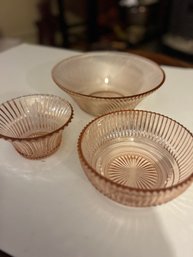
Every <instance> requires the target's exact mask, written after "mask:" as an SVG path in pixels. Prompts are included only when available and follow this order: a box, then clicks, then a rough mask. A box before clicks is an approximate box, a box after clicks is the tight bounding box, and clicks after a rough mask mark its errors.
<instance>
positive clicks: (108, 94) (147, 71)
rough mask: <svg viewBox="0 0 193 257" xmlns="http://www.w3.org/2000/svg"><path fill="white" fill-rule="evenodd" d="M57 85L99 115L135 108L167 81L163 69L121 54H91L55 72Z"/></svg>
mask: <svg viewBox="0 0 193 257" xmlns="http://www.w3.org/2000/svg"><path fill="white" fill-rule="evenodd" d="M52 78H53V80H54V82H55V83H56V84H57V85H58V86H59V87H60V88H61V89H62V90H63V91H65V92H66V93H68V94H69V95H70V96H71V97H72V98H73V99H74V100H75V101H76V102H77V104H78V105H79V107H80V108H81V109H82V110H84V111H85V112H88V113H89V114H91V115H94V116H99V115H102V114H105V113H109V112H112V111H117V110H121V109H123V110H127V109H134V108H135V106H136V105H137V104H138V103H139V102H140V101H141V100H142V99H143V98H145V97H146V96H147V95H149V94H150V93H152V92H154V91H155V90H157V89H158V88H159V87H160V86H161V85H162V84H163V82H164V80H165V74H164V72H163V70H162V69H161V68H160V66H159V65H158V64H156V63H154V62H152V61H150V60H149V59H146V58H144V57H140V56H138V55H134V54H129V53H122V52H115V51H111V52H103V51H102V52H101V51H98V52H88V53H84V54H81V55H77V56H73V57H70V58H67V59H64V60H62V61H61V62H60V63H58V64H57V65H56V66H55V67H54V68H53V69H52Z"/></svg>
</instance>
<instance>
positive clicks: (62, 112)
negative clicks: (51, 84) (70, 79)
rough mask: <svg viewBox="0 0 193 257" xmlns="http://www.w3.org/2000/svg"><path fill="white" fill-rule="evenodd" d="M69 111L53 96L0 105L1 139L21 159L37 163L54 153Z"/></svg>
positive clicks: (22, 98) (26, 98)
mask: <svg viewBox="0 0 193 257" xmlns="http://www.w3.org/2000/svg"><path fill="white" fill-rule="evenodd" d="M71 119H72V107H71V105H70V104H69V103H68V102H67V101H65V100H64V99H62V98H60V97H58V96H54V95H28V96H22V97H18V98H15V99H12V100H9V101H7V102H5V103H3V104H1V105H0V137H2V138H4V139H7V140H9V141H10V142H11V143H12V144H13V146H14V147H15V149H16V150H17V151H18V152H19V153H20V154H21V155H23V156H24V157H26V158H30V159H38V158H43V157H46V156H48V155H50V154H52V153H53V152H54V151H56V150H57V148H58V147H59V145H60V143H61V139H62V131H63V129H64V127H65V126H66V125H67V124H68V123H69V122H70V120H71Z"/></svg>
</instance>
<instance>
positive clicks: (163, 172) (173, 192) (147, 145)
mask: <svg viewBox="0 0 193 257" xmlns="http://www.w3.org/2000/svg"><path fill="white" fill-rule="evenodd" d="M78 153H79V159H80V162H81V165H82V168H83V170H84V172H85V174H86V175H87V177H88V179H89V180H90V182H91V183H92V184H93V185H94V187H95V188H96V189H98V190H99V191H100V192H102V193H103V194H104V195H106V196H107V197H109V198H111V199H112V200H115V201H116V202H119V203H121V204H124V205H128V206H136V207H145V206H154V205H159V204H163V203H166V202H168V201H170V200H172V199H174V198H176V197H177V196H178V195H180V194H181V193H182V192H184V191H185V190H186V189H187V188H188V187H189V186H190V184H191V183H192V181H193V135H192V134H191V133H190V132H189V131H188V130H187V129H186V128H185V127H183V126H182V125H181V124H179V123H178V122H176V121H175V120H173V119H171V118H168V117H166V116H163V115H161V114H158V113H154V112H148V111H139V110H126V111H117V112H113V113H109V114H106V115H103V116H100V117H98V118H95V119H94V120H93V121H91V122H90V123H89V124H88V125H87V126H86V127H85V128H84V129H83V130H82V132H81V134H80V136H79V140H78Z"/></svg>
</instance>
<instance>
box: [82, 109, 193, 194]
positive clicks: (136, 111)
mask: <svg viewBox="0 0 193 257" xmlns="http://www.w3.org/2000/svg"><path fill="white" fill-rule="evenodd" d="M123 112H127V113H128V112H133V113H146V114H148V113H149V114H154V115H158V116H160V117H164V118H166V119H169V120H170V121H172V122H174V123H176V124H178V125H179V126H181V128H182V129H184V130H185V131H186V132H187V133H188V134H189V135H190V136H191V137H192V139H193V133H191V132H190V131H189V130H188V129H187V128H186V127H185V126H184V125H182V124H181V123H180V122H178V121H176V120H174V119H172V118H170V117H168V116H166V115H163V114H161V113H158V112H153V111H146V110H139V109H138V110H119V111H113V112H110V113H107V114H103V115H100V116H98V117H96V118H94V119H93V120H91V121H90V122H89V123H88V124H87V125H86V126H85V127H84V128H83V129H82V131H81V133H80V135H79V137H78V142H77V151H78V155H79V159H80V160H81V161H82V162H83V164H84V165H85V166H87V168H88V169H89V171H90V172H91V173H92V174H94V175H95V176H97V177H99V178H100V179H101V180H103V181H105V183H109V184H111V186H113V185H114V186H116V187H118V188H120V189H123V190H129V191H132V192H138V193H139V192H143V193H164V192H166V191H170V190H172V189H178V188H180V187H183V186H184V185H185V184H188V183H191V182H192V181H193V170H192V173H191V174H190V175H189V176H188V177H187V178H186V179H185V180H183V181H182V182H180V183H178V184H176V185H173V186H169V187H166V188H155V189H139V188H135V187H130V186H125V185H122V184H119V183H116V182H114V181H112V180H110V179H108V178H107V177H104V176H102V175H101V174H100V173H98V172H97V171H96V170H95V169H94V168H92V166H91V165H90V164H89V163H88V162H87V160H86V159H85V158H84V154H83V151H82V147H81V142H82V140H83V136H84V133H85V131H86V130H87V128H88V127H90V126H91V125H92V124H93V123H94V122H96V121H97V120H99V119H101V118H102V117H105V116H109V115H112V114H117V113H123ZM83 170H84V169H83ZM84 172H85V171H84Z"/></svg>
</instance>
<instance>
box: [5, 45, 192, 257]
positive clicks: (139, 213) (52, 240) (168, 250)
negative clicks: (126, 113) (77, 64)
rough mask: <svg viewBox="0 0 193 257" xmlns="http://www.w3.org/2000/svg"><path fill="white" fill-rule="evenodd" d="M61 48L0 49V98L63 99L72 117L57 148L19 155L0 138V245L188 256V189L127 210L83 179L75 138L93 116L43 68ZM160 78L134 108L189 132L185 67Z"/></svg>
mask: <svg viewBox="0 0 193 257" xmlns="http://www.w3.org/2000/svg"><path fill="white" fill-rule="evenodd" d="M72 54H74V53H73V52H70V51H66V50H59V49H54V48H48V47H40V46H32V45H27V44H22V45H20V46H17V47H15V48H12V49H10V50H8V51H5V52H3V53H1V54H0V89H1V90H0V92H1V93H0V101H1V102H3V101H5V100H7V99H10V98H12V97H15V96H20V95H24V94H29V93H50V94H56V95H60V96H62V97H64V98H66V99H67V100H69V101H70V102H71V103H72V105H73V107H74V111H75V116H74V119H73V121H72V123H70V125H69V126H68V128H67V129H65V131H64V135H63V143H62V146H61V147H60V149H59V150H58V152H56V153H55V154H54V155H52V156H50V157H49V158H47V159H44V160H38V161H31V160H27V159H25V158H23V157H21V156H20V155H19V154H18V153H17V152H16V151H15V150H14V149H13V147H12V145H11V144H10V143H9V142H6V141H4V140H1V141H0V249H2V250H4V251H6V252H8V253H9V254H11V255H13V256H15V257H99V256H100V257H108V256H109V257H128V256H131V257H142V256H143V257H155V256H156V257H163V256H164V257H192V256H193V186H191V187H190V188H189V189H188V190H187V191H186V192H185V193H183V194H182V195H181V196H179V197H178V198H177V199H175V200H173V201H171V202H169V203H167V204H164V205H161V206H158V207H152V208H129V207H125V206H122V205H119V204H117V203H115V202H113V201H111V200H109V199H108V198H106V197H104V196H103V195H102V194H100V193H99V192H98V191H97V190H95V189H94V187H93V186H92V185H91V184H90V183H89V182H88V180H87V178H86V176H85V175H84V173H83V171H82V169H81V167H80V164H79V160H78V155H77V151H76V143H77V138H78V135H79V133H80V131H81V129H82V128H83V126H84V125H85V124H86V123H87V122H88V121H90V120H91V119H92V118H93V117H92V116H89V115H88V114H86V113H84V112H83V111H81V110H80V109H79V108H78V107H77V105H76V104H75V102H74V101H73V100H72V99H71V98H70V97H68V96H67V95H66V94H65V93H64V92H63V91H62V90H61V89H59V88H58V87H57V86H56V85H55V84H54V82H53V81H52V79H51V75H50V71H51V69H52V67H53V65H54V64H56V63H57V62H58V61H60V60H61V59H63V58H65V57H67V56H70V55H72ZM163 68H164V70H165V72H166V81H165V83H164V85H163V87H162V88H161V89H159V90H158V91H157V92H156V93H154V94H153V95H151V96H149V97H147V98H146V99H145V100H144V101H143V102H142V103H141V104H140V105H139V106H138V109H148V110H153V111H156V112H160V113H162V114H165V115H167V116H170V117H171V118H174V119H176V120H177V121H179V122H181V123H182V124H183V125H184V126H186V127H187V128H188V129H189V130H190V131H193V115H192V113H193V70H191V69H182V68H169V67H163Z"/></svg>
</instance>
